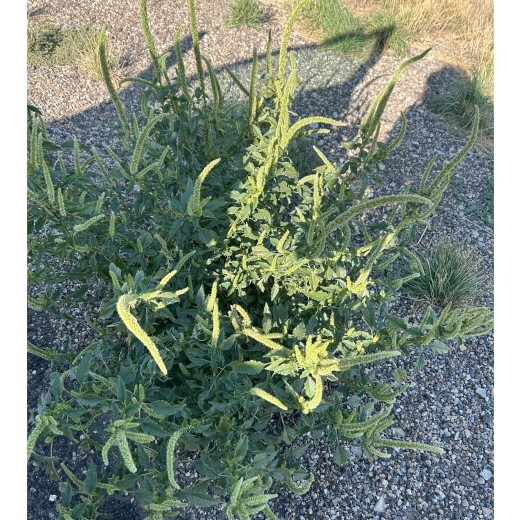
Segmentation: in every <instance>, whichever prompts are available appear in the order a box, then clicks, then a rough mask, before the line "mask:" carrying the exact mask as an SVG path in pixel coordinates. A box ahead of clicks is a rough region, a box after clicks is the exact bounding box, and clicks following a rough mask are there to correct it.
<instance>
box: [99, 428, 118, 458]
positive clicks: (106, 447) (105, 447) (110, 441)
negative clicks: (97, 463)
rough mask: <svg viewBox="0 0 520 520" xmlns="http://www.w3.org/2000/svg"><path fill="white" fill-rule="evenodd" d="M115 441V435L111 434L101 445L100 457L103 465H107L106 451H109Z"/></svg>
mask: <svg viewBox="0 0 520 520" xmlns="http://www.w3.org/2000/svg"><path fill="white" fill-rule="evenodd" d="M115 443H116V435H115V434H113V435H111V436H110V437H109V438H108V440H107V442H105V444H104V445H103V448H102V450H101V458H102V459H103V464H104V465H105V466H108V452H109V451H110V448H111V447H112V446H113V445H114V444H115Z"/></svg>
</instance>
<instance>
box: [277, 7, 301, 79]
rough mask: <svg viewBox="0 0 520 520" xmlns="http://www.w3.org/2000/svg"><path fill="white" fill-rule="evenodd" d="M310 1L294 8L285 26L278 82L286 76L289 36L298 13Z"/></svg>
mask: <svg viewBox="0 0 520 520" xmlns="http://www.w3.org/2000/svg"><path fill="white" fill-rule="evenodd" d="M308 1H309V0H301V2H300V3H299V4H298V5H297V6H296V7H295V8H294V10H293V12H292V13H291V16H289V19H288V20H287V24H286V25H285V29H284V31H283V34H282V41H281V44H280V61H279V63H278V81H279V82H282V81H283V79H284V75H285V66H286V62H287V47H288V44H289V36H290V34H291V30H292V26H293V25H294V22H295V21H296V18H297V16H298V13H299V12H300V11H301V9H302V8H303V6H304V5H305V4H306V3H307V2H308Z"/></svg>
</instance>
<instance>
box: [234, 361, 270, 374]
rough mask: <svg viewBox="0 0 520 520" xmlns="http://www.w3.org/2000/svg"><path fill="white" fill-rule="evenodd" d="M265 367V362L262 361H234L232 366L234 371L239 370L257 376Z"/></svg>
mask: <svg viewBox="0 0 520 520" xmlns="http://www.w3.org/2000/svg"><path fill="white" fill-rule="evenodd" d="M264 367H265V363H262V362H261V361H243V362H240V361H232V362H231V368H232V369H233V372H237V373H238V374H247V375H250V376H255V375H257V374H259V373H260V372H261V371H262V370H263V369H264Z"/></svg>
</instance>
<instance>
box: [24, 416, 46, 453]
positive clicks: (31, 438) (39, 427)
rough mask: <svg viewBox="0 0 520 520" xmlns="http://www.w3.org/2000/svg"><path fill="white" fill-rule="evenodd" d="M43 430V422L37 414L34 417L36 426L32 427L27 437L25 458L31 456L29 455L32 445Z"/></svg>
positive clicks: (32, 448) (32, 449) (31, 451)
mask: <svg viewBox="0 0 520 520" xmlns="http://www.w3.org/2000/svg"><path fill="white" fill-rule="evenodd" d="M44 430H45V424H44V422H43V421H42V419H41V417H40V416H39V415H38V416H37V417H36V426H35V427H34V428H33V429H32V431H31V433H30V434H29V437H28V439H27V460H29V459H30V458H31V455H32V454H33V451H34V446H35V445H36V441H37V440H38V438H39V437H40V435H41V434H42V433H43V431H44Z"/></svg>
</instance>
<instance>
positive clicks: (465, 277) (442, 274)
mask: <svg viewBox="0 0 520 520" xmlns="http://www.w3.org/2000/svg"><path fill="white" fill-rule="evenodd" d="M418 258H419V259H420V261H421V265H422V269H423V271H424V274H421V275H420V276H418V277H417V278H414V279H413V280H410V281H409V282H407V283H406V284H405V285H404V288H405V290H406V292H408V293H409V294H410V295H412V296H413V297H414V298H416V299H418V300H421V301H424V302H426V303H427V304H429V305H432V306H433V307H435V308H436V309H444V308H445V307H446V306H447V305H451V306H452V307H453V308H457V307H461V306H462V305H465V304H467V303H470V302H472V301H473V300H474V299H475V298H476V297H478V296H479V295H480V294H481V293H482V285H483V283H484V282H485V277H484V276H483V275H482V274H480V270H479V266H480V259H479V257H478V254H477V252H476V251H475V250H473V249H471V248H468V247H467V246H465V245H464V244H461V243H460V242H458V241H454V240H449V239H446V238H443V239H441V241H440V242H439V243H438V244H436V245H433V246H431V247H430V249H429V250H426V251H423V252H419V253H418Z"/></svg>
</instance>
